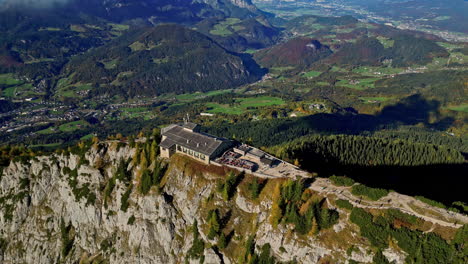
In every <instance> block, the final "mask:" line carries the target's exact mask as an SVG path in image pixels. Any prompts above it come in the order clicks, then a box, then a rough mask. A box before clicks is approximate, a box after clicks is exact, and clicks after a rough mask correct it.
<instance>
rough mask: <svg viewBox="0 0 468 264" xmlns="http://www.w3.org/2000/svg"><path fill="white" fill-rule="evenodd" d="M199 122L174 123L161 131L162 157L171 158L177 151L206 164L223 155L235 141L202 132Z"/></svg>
mask: <svg viewBox="0 0 468 264" xmlns="http://www.w3.org/2000/svg"><path fill="white" fill-rule="evenodd" d="M199 128H200V127H199V126H198V125H197V124H194V123H190V122H185V123H183V124H173V125H170V126H168V127H166V128H163V129H162V131H161V135H162V139H161V143H160V152H161V157H163V158H170V157H171V156H172V155H174V154H175V153H180V154H183V155H187V156H190V157H192V158H195V159H197V160H200V161H202V162H204V163H206V164H209V163H210V161H212V160H214V159H215V158H216V157H218V156H220V155H222V154H223V153H224V152H225V151H226V150H227V149H229V148H231V147H232V146H233V142H232V141H230V140H227V139H224V138H218V137H215V136H212V135H209V134H206V133H202V132H200V129H199Z"/></svg>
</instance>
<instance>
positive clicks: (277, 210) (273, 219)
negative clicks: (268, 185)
mask: <svg viewBox="0 0 468 264" xmlns="http://www.w3.org/2000/svg"><path fill="white" fill-rule="evenodd" d="M281 199H282V198H281V183H280V182H278V183H277V184H276V186H275V189H274V190H273V205H272V206H271V214H270V223H271V225H272V226H273V227H275V228H276V227H277V226H278V224H279V221H280V219H281V217H282V216H283V212H282V210H281V207H280V200H281Z"/></svg>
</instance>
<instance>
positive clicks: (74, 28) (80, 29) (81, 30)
mask: <svg viewBox="0 0 468 264" xmlns="http://www.w3.org/2000/svg"><path fill="white" fill-rule="evenodd" d="M70 30H71V31H75V32H79V33H84V32H86V31H87V29H86V28H85V27H83V26H82V25H70Z"/></svg>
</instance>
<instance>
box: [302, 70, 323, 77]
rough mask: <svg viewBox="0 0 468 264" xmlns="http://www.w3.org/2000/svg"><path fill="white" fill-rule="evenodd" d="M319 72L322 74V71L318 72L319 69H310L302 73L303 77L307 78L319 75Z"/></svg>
mask: <svg viewBox="0 0 468 264" xmlns="http://www.w3.org/2000/svg"><path fill="white" fill-rule="evenodd" d="M320 74H322V72H319V71H310V72H306V73H304V74H303V76H304V77H307V78H314V77H317V76H319V75H320Z"/></svg>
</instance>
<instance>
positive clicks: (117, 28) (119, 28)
mask: <svg viewBox="0 0 468 264" xmlns="http://www.w3.org/2000/svg"><path fill="white" fill-rule="evenodd" d="M108 25H109V26H111V27H112V30H115V31H125V30H128V29H129V28H130V26H128V25H123V24H114V23H109V24H108Z"/></svg>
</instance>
